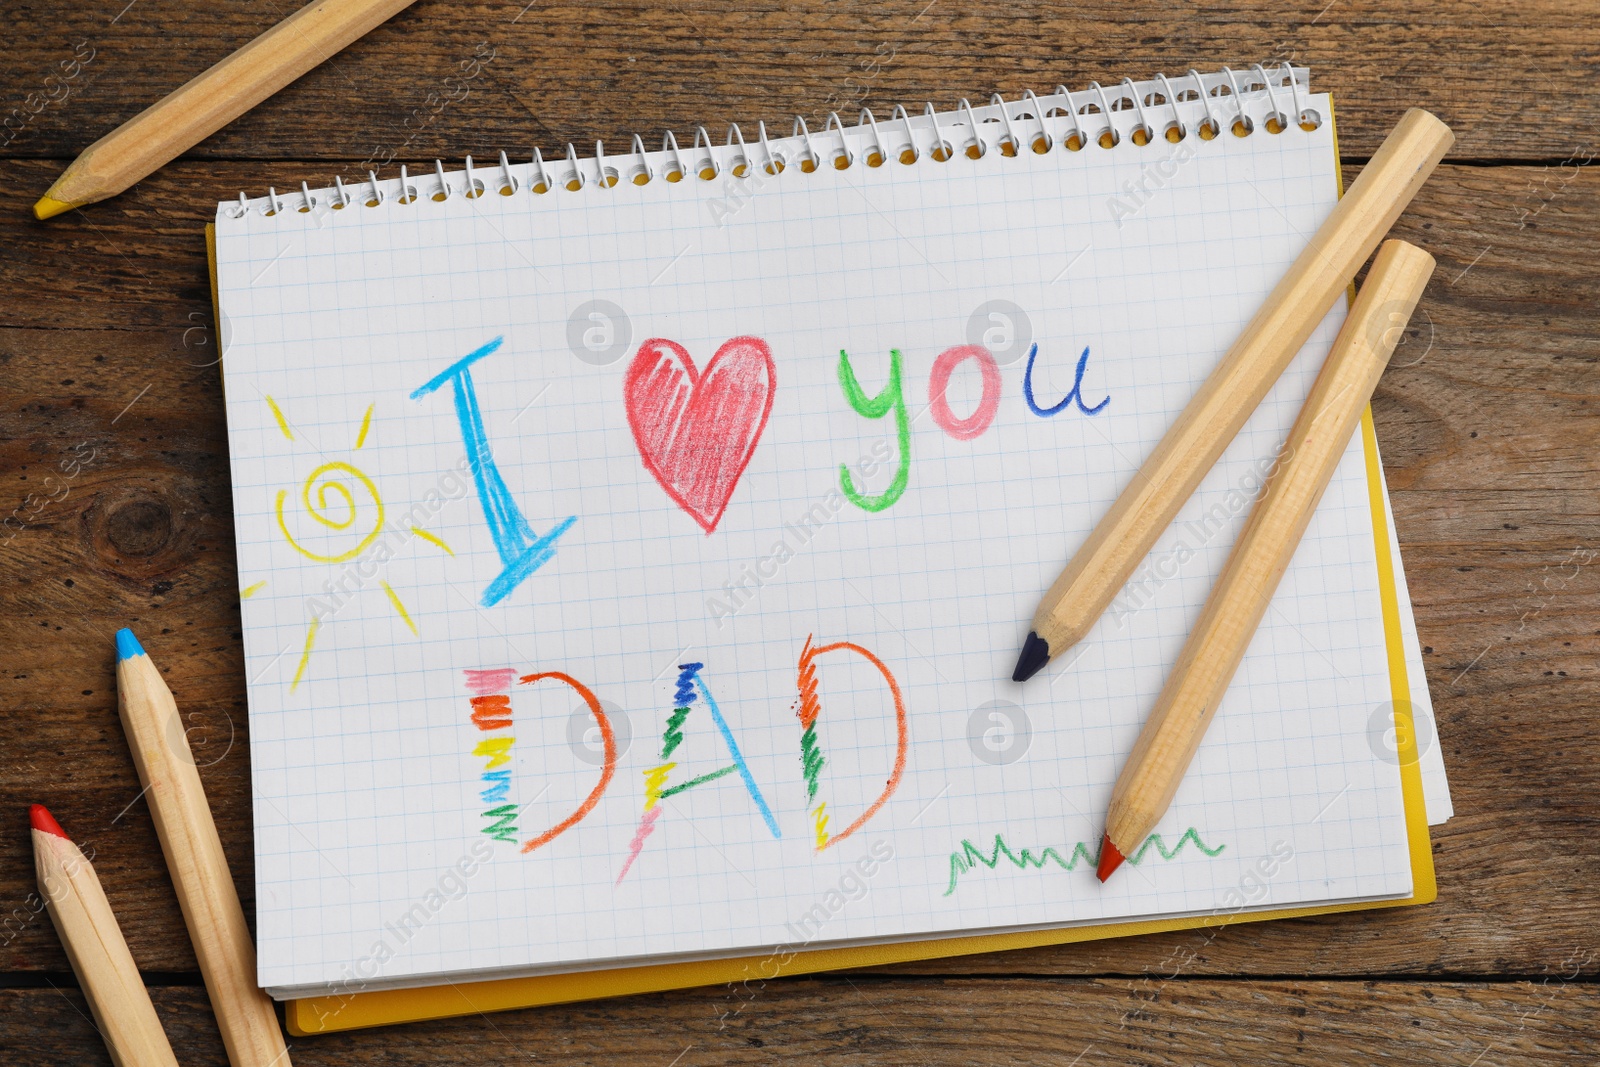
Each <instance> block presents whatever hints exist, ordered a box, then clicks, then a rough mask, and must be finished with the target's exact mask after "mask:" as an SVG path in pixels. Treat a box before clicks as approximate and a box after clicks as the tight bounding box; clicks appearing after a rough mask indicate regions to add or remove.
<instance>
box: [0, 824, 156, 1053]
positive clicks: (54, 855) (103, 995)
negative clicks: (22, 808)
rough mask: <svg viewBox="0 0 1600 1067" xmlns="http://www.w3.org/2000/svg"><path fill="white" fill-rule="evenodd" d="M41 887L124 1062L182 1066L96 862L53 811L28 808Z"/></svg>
mask: <svg viewBox="0 0 1600 1067" xmlns="http://www.w3.org/2000/svg"><path fill="white" fill-rule="evenodd" d="M28 819H29V821H30V822H31V823H32V824H33V866H34V870H35V871H36V872H37V873H38V876H39V892H40V894H41V895H43V897H44V899H45V901H46V902H47V903H48V904H49V907H50V919H51V921H52V922H54V923H55V926H56V932H57V933H58V934H60V935H61V944H62V947H63V948H65V949H66V950H67V959H69V960H71V961H72V971H73V973H74V974H76V975H77V976H78V985H80V986H82V987H83V996H84V999H86V1000H87V1001H88V1002H89V1010H90V1011H91V1012H93V1013H94V1023H95V1026H96V1028H98V1029H99V1031H100V1036H101V1037H103V1038H105V1040H106V1048H107V1049H108V1050H110V1052H111V1059H112V1062H114V1063H115V1064H116V1065H117V1067H178V1060H177V1058H176V1057H175V1056H173V1055H172V1046H171V1045H170V1044H168V1042H167V1034H166V1031H165V1030H163V1029H161V1020H160V1019H159V1018H158V1017H157V1016H156V1009H155V1006H154V1005H153V1004H151V1003H150V992H149V990H147V989H145V987H144V980H143V979H141V978H140V977H139V968H138V966H137V965H135V964H134V962H133V954H132V953H131V952H129V951H128V942H127V941H125V940H123V937H122V927H120V926H118V925H117V917H116V916H115V915H113V914H112V913H111V902H110V901H108V900H106V891H105V890H104V889H102V888H100V879H99V878H98V877H97V876H96V875H95V873H94V868H93V867H91V866H89V860H88V858H87V857H86V856H84V854H83V852H82V851H81V850H80V849H79V848H78V846H77V845H74V844H73V843H72V839H71V838H69V837H67V834H66V831H64V830H62V829H61V824H60V823H58V822H56V820H55V818H54V816H52V815H51V814H50V812H49V810H48V809H46V808H45V806H44V805H42V804H35V805H33V806H32V807H31V808H29V809H28Z"/></svg>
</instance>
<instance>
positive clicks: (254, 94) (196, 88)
mask: <svg viewBox="0 0 1600 1067" xmlns="http://www.w3.org/2000/svg"><path fill="white" fill-rule="evenodd" d="M414 2H415V0H315V2H314V3H310V4H307V5H306V6H305V7H303V8H301V9H300V10H299V11H296V12H295V13H294V14H293V15H290V16H289V17H288V18H286V19H284V20H283V21H282V22H280V23H278V24H277V25H276V26H274V27H272V29H270V30H268V31H267V32H265V33H263V34H262V35H261V36H259V37H257V38H256V39H255V40H253V41H251V42H250V43H249V44H247V45H245V46H244V47H243V48H241V49H239V50H238V51H237V52H235V53H233V54H232V55H230V56H228V57H227V58H226V59H224V60H222V62H220V63H218V64H217V65H216V66H214V67H212V68H210V69H209V70H207V71H205V72H204V73H202V74H200V75H197V76H196V77H194V78H193V79H191V80H190V81H188V82H187V83H185V84H184V85H182V86H180V87H179V88H177V89H174V90H173V91H172V92H171V93H169V94H168V95H167V96H165V97H163V98H162V99H161V100H159V101H157V102H156V103H154V104H152V105H151V106H150V107H147V108H145V109H144V110H143V111H141V112H139V114H137V115H135V116H134V117H133V118H131V119H129V120H128V121H127V122H124V123H123V124H122V125H121V126H118V127H117V128H116V129H114V130H112V131H111V132H110V133H108V134H106V135H105V136H104V137H102V138H100V139H99V140H98V141H96V142H95V143H94V144H92V145H90V146H89V147H88V148H86V149H84V151H83V154H82V155H80V156H79V157H78V158H77V159H75V160H73V162H72V164H71V165H70V166H69V167H67V169H66V171H65V172H63V173H62V175H61V177H59V178H57V179H56V183H55V184H54V185H52V186H51V187H50V191H49V192H47V193H45V194H44V196H43V197H42V198H41V199H40V200H39V202H38V203H36V204H34V205H33V213H34V215H36V216H37V217H39V218H41V219H48V218H50V217H51V216H53V215H59V214H61V213H62V212H63V211H70V210H71V209H73V208H75V207H82V206H83V205H84V204H93V203H95V202H97V201H100V200H104V199H106V198H107V197H111V196H115V195H117V194H118V193H120V192H122V191H123V190H124V189H126V188H128V186H130V185H132V184H133V183H134V182H136V181H138V180H139V179H140V178H143V177H145V176H146V175H148V174H150V173H151V172H152V171H155V170H156V169H158V168H160V167H162V166H164V165H166V164H167V163H169V162H170V161H172V160H173V159H175V158H177V157H178V156H179V155H180V154H181V153H183V152H185V151H187V150H188V149H190V148H193V147H194V146H195V145H197V144H199V143H200V142H201V141H203V140H205V139H206V138H207V137H210V136H211V135H212V134H213V133H216V132H217V131H218V130H220V129H222V127H224V126H226V125H227V124H228V123H230V122H232V121H233V120H234V119H236V118H238V117H239V116H240V115H243V114H244V113H245V112H246V111H249V110H250V109H251V108H253V107H255V106H256V105H257V104H259V103H261V101H263V100H265V99H266V98H267V97H269V96H271V95H272V94H273V93H275V92H277V91H278V90H279V89H282V88H283V87H284V86H285V85H288V84H289V83H290V82H292V81H294V80H295V79H296V78H298V77H300V76H301V75H302V74H304V73H306V72H307V71H309V70H310V69H311V68H313V67H315V66H317V65H318V64H320V63H322V62H324V61H326V60H327V59H329V58H330V57H332V56H333V54H334V53H335V52H338V51H340V50H342V49H343V48H345V47H346V46H347V45H349V44H350V43H351V42H352V41H355V40H356V39H357V38H359V37H361V36H363V35H365V34H366V33H368V32H369V31H371V30H372V29H374V28H375V27H377V26H378V25H380V24H381V23H383V22H386V21H388V19H389V18H391V17H392V16H393V15H395V14H396V13H398V12H400V11H402V10H404V9H405V8H407V7H409V6H411V4H412V3H414Z"/></svg>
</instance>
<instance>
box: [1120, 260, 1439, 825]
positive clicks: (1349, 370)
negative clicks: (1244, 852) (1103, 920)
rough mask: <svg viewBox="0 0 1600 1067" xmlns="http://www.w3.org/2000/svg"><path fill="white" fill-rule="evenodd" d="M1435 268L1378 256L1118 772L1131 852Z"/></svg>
mask: <svg viewBox="0 0 1600 1067" xmlns="http://www.w3.org/2000/svg"><path fill="white" fill-rule="evenodd" d="M1432 273H1433V257H1432V256H1430V255H1428V253H1426V252H1424V251H1422V250H1421V249H1419V248H1417V247H1416V246H1414V245H1409V244H1406V243H1405V242H1404V241H1387V242H1385V243H1384V245H1383V248H1382V249H1381V250H1379V252H1378V256H1377V259H1376V260H1374V261H1373V265H1372V270H1371V271H1370V272H1369V273H1368V275H1367V281H1366V285H1365V286H1363V287H1362V289H1361V293H1360V295H1359V296H1357V297H1356V301H1355V304H1354V305H1353V306H1352V308H1351V310H1350V316H1349V318H1348V319H1346V320H1345V324H1344V328H1343V329H1342V330H1340V331H1339V336H1338V339H1337V340H1335V341H1334V344H1333V349H1332V351H1331V352H1329V354H1328V359H1327V362H1326V363H1324V364H1323V367H1322V372H1321V373H1320V374H1319V375H1318V376H1317V380H1316V382H1315V383H1314V384H1313V385H1312V387H1311V393H1310V395H1309V396H1308V397H1306V402H1305V406H1304V407H1303V408H1301V410H1300V415H1299V417H1298V418H1296V420H1295V423H1294V427H1293V429H1291V430H1290V431H1289V437H1288V439H1287V441H1286V442H1285V446H1284V450H1283V452H1282V454H1281V455H1280V456H1279V458H1278V462H1277V466H1276V469H1275V470H1274V471H1273V472H1272V475H1271V477H1270V478H1269V479H1268V481H1267V485H1266V488H1265V489H1264V490H1263V491H1262V495H1261V498H1260V500H1258V501H1257V502H1256V505H1255V507H1254V508H1253V509H1252V510H1251V512H1250V518H1249V519H1248V520H1246V522H1245V527H1244V530H1243V532H1241V533H1240V534H1239V540H1238V541H1237V542H1236V543H1235V544H1234V546H1233V551H1232V553H1230V554H1229V556H1228V562H1227V563H1226V564H1225V565H1224V567H1223V570H1222V575H1221V577H1219V578H1218V579H1217V584H1216V585H1215V586H1214V587H1213V588H1212V590H1211V595H1210V596H1209V597H1208V598H1207V599H1206V604H1205V607H1204V609H1203V610H1202V611H1201V613H1200V619H1199V621H1198V622H1197V623H1196V624H1195V627H1194V630H1193V631H1192V632H1191V633H1190V635H1189V639H1188V641H1187V642H1186V643H1185V644H1184V646H1183V652H1182V653H1181V654H1180V655H1179V656H1178V662H1177V664H1176V665H1175V666H1174V667H1173V668H1172V673H1171V675H1169V676H1168V678H1167V683H1166V685H1165V686H1164V687H1163V688H1162V690H1161V695H1160V696H1159V697H1158V698H1157V699H1156V705H1155V710H1154V711H1152V712H1151V714H1150V719H1149V721H1148V722H1147V723H1146V724H1145V727H1144V730H1143V732H1141V733H1140V734H1139V740H1138V742H1137V743H1136V744H1135V745H1134V748H1133V752H1132V753H1131V754H1130V755H1129V756H1128V762H1127V763H1126V765H1124V766H1123V768H1122V773H1121V774H1120V775H1119V776H1118V777H1117V784H1116V786H1115V788H1114V789H1113V791H1112V794H1111V808H1110V812H1109V814H1108V816H1107V819H1106V833H1107V835H1108V836H1109V837H1110V839H1111V842H1112V843H1113V844H1114V845H1115V846H1116V847H1117V848H1118V850H1119V851H1121V852H1123V853H1124V854H1132V852H1133V850H1134V849H1136V848H1138V846H1139V844H1140V842H1142V841H1143V840H1144V839H1145V837H1146V836H1147V835H1148V834H1149V833H1150V832H1151V831H1152V830H1154V829H1155V825H1156V822H1157V821H1158V820H1159V819H1160V818H1161V816H1162V815H1163V814H1164V813H1165V812H1166V810H1167V806H1168V805H1169V804H1171V803H1172V796H1173V794H1174V793H1175V792H1176V791H1177V788H1178V783H1179V782H1180V781H1182V779H1183V774H1184V771H1185V770H1186V769H1187V768H1188V766H1189V762H1190V760H1192V759H1193V758H1194V753H1195V750H1196V749H1197V748H1198V747H1199V745H1200V739H1201V738H1202V737H1203V736H1205V732H1206V727H1207V726H1209V725H1210V723H1211V720H1212V718H1214V717H1215V715H1216V713H1217V706H1218V705H1219V704H1221V702H1222V696H1223V694H1224V693H1225V692H1226V691H1227V688H1228V685H1229V683H1230V682H1231V681H1232V680H1233V675H1234V672H1235V671H1236V670H1238V668H1239V662H1240V660H1242V659H1243V658H1244V653H1245V650H1246V649H1247V648H1248V647H1249V645H1250V640H1251V638H1252V637H1253V636H1254V634H1255V632H1256V627H1257V626H1259V625H1260V623H1261V617H1262V615H1264V614H1265V612H1266V610H1267V605H1268V603H1269V602H1270V601H1271V600H1272V595H1273V593H1274V592H1275V591H1276V590H1277V588H1278V581H1279V579H1281V578H1282V577H1283V572H1284V570H1285V569H1286V568H1287V567H1288V566H1289V561H1290V559H1291V558H1293V556H1294V552H1295V548H1296V547H1297V546H1298V545H1299V544H1300V538H1301V536H1302V535H1303V534H1304V533H1305V530H1306V526H1307V524H1308V523H1310V521H1311V515H1312V513H1313V512H1314V511H1315V510H1316V507H1317V503H1318V501H1320V500H1321V499H1322V494H1323V492H1324V491H1325V490H1326V489H1327V487H1328V482H1329V481H1330V480H1331V479H1332V477H1333V472H1334V469H1335V468H1336V467H1337V466H1338V465H1339V460H1340V459H1341V458H1342V457H1343V455H1344V451H1345V447H1346V445H1348V444H1349V442H1350V435H1351V434H1352V433H1354V432H1355V428H1356V425H1357V423H1358V422H1360V419H1361V412H1362V410H1363V409H1364V408H1365V407H1366V405H1367V401H1368V400H1369V399H1370V398H1371V396H1372V390H1373V389H1374V388H1376V387H1377V384H1378V379H1379V377H1380V376H1382V374H1383V369H1384V367H1385V366H1386V365H1387V364H1388V362H1389V356H1390V354H1391V353H1392V352H1393V351H1394V347H1395V345H1396V344H1397V343H1398V341H1399V339H1400V335H1401V333H1402V332H1403V329H1404V327H1405V324H1406V323H1407V322H1408V321H1409V320H1410V318H1411V312H1412V310H1413V309H1414V308H1415V307H1416V304H1417V301H1418V300H1419V299H1420V298H1421V296H1422V290H1423V288H1424V287H1425V286H1426V285H1427V284H1428V278H1429V277H1430V276H1431V275H1432Z"/></svg>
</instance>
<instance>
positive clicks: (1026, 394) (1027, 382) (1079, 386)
mask: <svg viewBox="0 0 1600 1067" xmlns="http://www.w3.org/2000/svg"><path fill="white" fill-rule="evenodd" d="M1038 356H1039V342H1037V341H1035V342H1034V343H1033V347H1032V348H1029V349H1028V369H1027V370H1026V371H1024V372H1023V375H1022V398H1023V399H1024V400H1026V401H1027V402H1028V410H1029V411H1031V412H1033V413H1034V414H1035V415H1037V416H1039V417H1040V418H1041V419H1048V418H1049V417H1050V416H1052V415H1058V414H1060V413H1061V412H1063V411H1065V410H1066V409H1067V405H1068V404H1072V403H1076V404H1077V405H1078V410H1079V411H1081V412H1083V413H1084V414H1085V415H1098V414H1100V412H1102V411H1104V410H1105V406H1106V405H1107V404H1109V403H1111V394H1109V393H1107V394H1106V398H1105V399H1104V400H1102V401H1100V403H1098V404H1096V405H1095V406H1094V407H1092V408H1091V407H1086V406H1085V405H1084V403H1083V392H1082V390H1083V372H1084V370H1085V368H1087V367H1088V366H1089V346H1088V345H1085V346H1084V347H1083V354H1082V355H1081V356H1079V357H1078V369H1077V372H1076V373H1075V374H1074V375H1073V378H1072V388H1071V389H1070V390H1068V391H1067V395H1066V396H1064V397H1062V398H1061V403H1059V404H1057V405H1055V406H1054V407H1048V408H1042V407H1040V406H1039V402H1038V401H1037V400H1035V399H1034V396H1033V364H1034V361H1035V360H1036V359H1037V358H1038Z"/></svg>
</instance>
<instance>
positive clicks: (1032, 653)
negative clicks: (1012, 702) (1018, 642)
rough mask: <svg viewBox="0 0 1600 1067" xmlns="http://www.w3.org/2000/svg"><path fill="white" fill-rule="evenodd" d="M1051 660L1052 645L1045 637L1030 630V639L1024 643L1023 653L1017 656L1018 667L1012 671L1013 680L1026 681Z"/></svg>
mask: <svg viewBox="0 0 1600 1067" xmlns="http://www.w3.org/2000/svg"><path fill="white" fill-rule="evenodd" d="M1049 662H1050V645H1049V643H1048V642H1047V641H1045V639H1044V638H1042V637H1040V636H1039V635H1038V634H1036V633H1034V632H1033V631H1032V630H1029V631H1028V639H1027V640H1026V641H1024V642H1023V643H1022V655H1020V656H1018V657H1017V669H1016V670H1014V671H1012V672H1011V680H1012V681H1013V682H1026V681H1027V680H1028V679H1029V678H1032V677H1033V676H1034V675H1036V674H1038V673H1039V671H1040V670H1041V669H1043V667H1044V665H1045V664H1046V663H1049Z"/></svg>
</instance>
